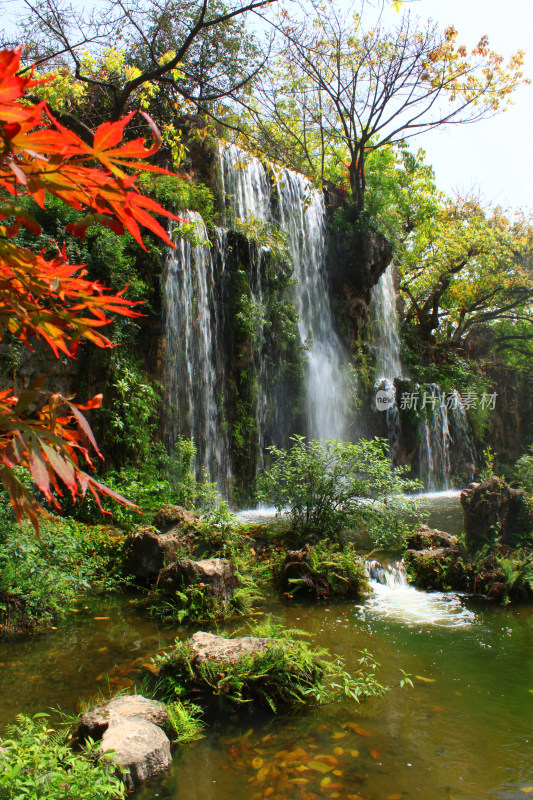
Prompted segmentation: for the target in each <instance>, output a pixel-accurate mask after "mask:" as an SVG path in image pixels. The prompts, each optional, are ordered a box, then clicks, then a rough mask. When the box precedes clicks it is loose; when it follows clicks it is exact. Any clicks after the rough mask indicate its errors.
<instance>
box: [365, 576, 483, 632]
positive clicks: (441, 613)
mask: <svg viewBox="0 0 533 800" xmlns="http://www.w3.org/2000/svg"><path fill="white" fill-rule="evenodd" d="M365 566H366V574H367V578H368V582H369V583H370V586H371V587H372V590H373V595H372V597H370V598H368V600H367V601H366V602H365V604H364V606H362V607H361V610H360V613H361V614H362V615H364V616H367V615H371V616H377V617H382V618H385V619H388V620H391V621H392V622H398V623H402V624H405V625H413V626H417V625H424V626H431V627H455V628H457V627H465V626H468V625H471V624H472V623H473V622H474V621H475V619H476V616H475V614H474V613H473V612H472V611H470V610H469V609H466V608H465V607H464V606H463V604H462V602H461V599H460V597H459V596H458V595H457V594H454V593H452V592H423V591H420V590H419V589H415V587H414V586H410V585H409V584H408V582H407V575H406V572H405V568H404V566H403V562H402V561H396V562H393V563H389V564H387V563H385V564H384V563H382V562H380V561H367V562H366V565H365Z"/></svg>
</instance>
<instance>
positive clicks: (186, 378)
mask: <svg viewBox="0 0 533 800" xmlns="http://www.w3.org/2000/svg"><path fill="white" fill-rule="evenodd" d="M183 216H184V218H185V219H187V220H188V221H189V223H190V227H189V230H188V233H187V234H186V236H184V237H182V238H180V239H179V240H178V242H177V247H176V249H175V250H174V251H171V252H170V254H169V256H168V261H167V270H166V280H165V287H164V324H165V335H166V348H167V361H166V370H167V376H166V387H167V394H166V404H167V409H168V414H167V439H168V442H169V444H170V445H173V444H174V443H175V442H176V441H177V438H178V435H179V434H180V433H181V434H184V435H186V436H192V438H193V439H194V443H195V445H196V448H197V467H199V468H201V469H205V470H206V471H207V473H208V475H209V477H210V479H211V480H215V481H217V482H218V484H219V486H220V488H221V489H225V488H227V484H228V483H229V459H228V443H227V438H226V436H225V435H224V434H223V432H222V430H221V426H220V422H219V411H218V409H217V405H216V396H217V373H216V349H215V348H216V339H217V324H216V315H215V314H214V312H213V309H214V306H215V302H214V297H213V286H214V275H213V259H212V257H211V250H210V247H209V242H208V234H207V230H206V227H205V224H204V221H203V219H202V217H201V216H200V214H198V213H197V212H194V211H188V212H186V213H185V214H184V215H183Z"/></svg>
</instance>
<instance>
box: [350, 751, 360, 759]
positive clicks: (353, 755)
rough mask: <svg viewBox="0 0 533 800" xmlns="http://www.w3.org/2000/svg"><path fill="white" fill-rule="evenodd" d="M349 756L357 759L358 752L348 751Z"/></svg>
mask: <svg viewBox="0 0 533 800" xmlns="http://www.w3.org/2000/svg"><path fill="white" fill-rule="evenodd" d="M350 755H351V757H352V758H358V757H359V750H350Z"/></svg>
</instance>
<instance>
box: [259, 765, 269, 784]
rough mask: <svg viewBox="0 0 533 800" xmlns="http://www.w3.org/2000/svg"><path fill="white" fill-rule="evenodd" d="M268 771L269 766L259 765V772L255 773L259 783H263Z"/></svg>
mask: <svg viewBox="0 0 533 800" xmlns="http://www.w3.org/2000/svg"><path fill="white" fill-rule="evenodd" d="M269 771H270V769H269V767H261V769H260V770H259V772H258V773H257V776H256V777H257V780H258V781H259V783H263V781H264V780H265V779H266V777H267V775H268V773H269Z"/></svg>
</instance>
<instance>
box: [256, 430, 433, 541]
mask: <svg viewBox="0 0 533 800" xmlns="http://www.w3.org/2000/svg"><path fill="white" fill-rule="evenodd" d="M292 441H293V442H294V444H293V445H292V447H291V448H290V449H289V450H279V449H278V448H276V447H271V448H270V453H271V457H272V464H271V466H270V467H269V468H268V469H267V470H265V471H264V473H263V474H262V476H260V481H259V485H260V498H261V499H262V500H267V498H268V499H271V500H272V501H273V503H274V505H275V506H276V509H277V512H278V515H280V514H282V513H283V512H284V511H287V513H288V515H289V519H290V522H291V526H292V530H293V532H294V534H295V535H296V536H298V537H304V536H306V535H308V534H319V535H321V536H329V537H332V538H335V537H338V536H339V534H340V533H341V531H342V530H343V529H346V528H351V529H354V530H358V529H363V530H365V531H366V532H367V533H369V535H370V536H371V537H372V538H374V539H375V540H380V537H382V536H383V534H384V532H385V531H386V530H389V529H390V528H391V527H393V528H394V529H395V531H396V532H403V528H404V522H403V521H402V517H401V514H400V512H405V509H406V507H408V502H407V501H406V500H405V498H404V497H403V494H404V493H405V492H407V491H410V490H413V489H415V488H418V485H419V484H418V482H417V481H411V480H407V479H406V478H404V477H403V475H404V474H405V472H406V471H407V470H406V468H404V467H396V468H395V469H393V468H392V467H391V463H390V459H389V456H388V443H387V442H386V440H385V439H378V438H376V439H372V440H370V441H366V440H364V439H362V440H361V441H360V442H358V443H357V444H351V443H350V442H337V441H333V440H328V441H325V442H318V441H314V440H313V441H310V442H306V441H305V440H304V438H303V437H302V436H293V437H292ZM400 529H401V531H400Z"/></svg>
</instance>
